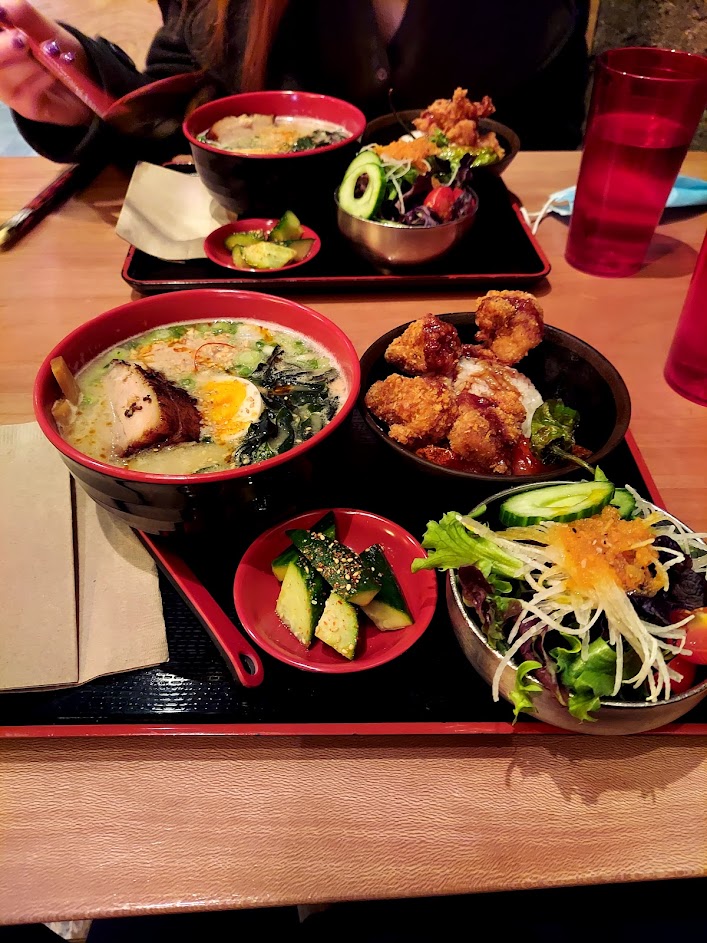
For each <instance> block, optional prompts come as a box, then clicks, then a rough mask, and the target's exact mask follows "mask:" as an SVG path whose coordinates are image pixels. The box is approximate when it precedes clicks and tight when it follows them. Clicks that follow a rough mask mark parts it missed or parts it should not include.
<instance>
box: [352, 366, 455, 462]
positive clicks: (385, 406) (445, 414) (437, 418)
mask: <svg viewBox="0 0 707 943" xmlns="http://www.w3.org/2000/svg"><path fill="white" fill-rule="evenodd" d="M366 406H367V407H368V408H369V409H370V411H371V412H372V413H373V415H374V416H376V417H377V418H378V419H382V420H383V422H385V423H387V425H388V427H389V428H388V434H389V435H390V437H391V439H395V441H396V442H400V444H401V445H407V446H415V447H417V446H422V445H433V444H435V443H436V442H441V441H442V439H444V437H445V436H446V435H447V433H448V432H449V429H450V427H451V425H452V423H453V422H454V420H455V419H456V416H457V403H456V397H455V395H454V393H453V391H452V390H451V389H450V387H449V386H448V385H447V383H445V381H444V380H443V379H441V378H440V377H401V376H400V375H399V374H396V373H394V374H392V375H391V376H389V377H386V378H385V380H379V381H378V382H377V383H374V384H373V386H372V387H371V388H370V390H369V391H368V392H367V393H366Z"/></svg>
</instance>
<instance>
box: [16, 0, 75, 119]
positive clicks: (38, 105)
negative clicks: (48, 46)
mask: <svg viewBox="0 0 707 943" xmlns="http://www.w3.org/2000/svg"><path fill="white" fill-rule="evenodd" d="M0 3H1V4H2V5H1V6H0V101H2V102H4V103H5V104H6V105H8V106H9V107H10V108H12V109H13V111H16V112H17V113H18V114H20V115H22V116H23V117H25V118H29V119H31V120H32V121H45V122H48V123H49V124H57V125H64V126H80V125H87V124H89V123H90V121H91V119H92V118H93V113H92V112H91V111H90V110H89V109H88V108H87V107H86V105H84V104H83V102H81V101H80V100H79V99H78V98H77V97H76V96H75V95H74V94H73V92H70V91H69V90H68V89H67V88H66V87H65V86H64V85H62V84H61V82H59V81H58V80H57V79H55V78H54V77H53V76H52V75H50V73H49V72H47V71H46V69H45V68H44V67H43V66H42V64H41V62H40V61H38V60H37V59H36V58H35V57H34V56H33V54H32V51H31V48H30V43H29V41H28V39H27V37H26V36H25V35H24V33H23V32H22V30H21V29H18V28H16V27H14V26H13V25H12V24H13V23H21V22H22V21H23V17H25V16H29V15H31V16H32V17H33V19H34V20H35V21H36V20H37V19H38V18H39V19H40V20H41V21H42V24H43V25H44V26H45V28H46V30H47V31H48V32H50V33H51V35H52V36H53V37H54V38H55V39H56V41H57V43H58V44H59V47H60V48H61V50H62V53H63V54H64V55H66V54H69V55H70V56H73V59H72V68H74V69H76V70H77V71H78V72H83V73H84V74H85V75H87V76H90V66H89V63H88V60H87V58H86V54H85V53H84V51H83V47H82V46H81V43H80V42H79V41H78V40H77V39H76V38H75V37H74V36H72V35H71V33H69V32H68V31H67V30H65V29H63V28H62V27H61V26H59V24H58V23H55V22H53V21H52V20H50V19H47V17H45V16H42V15H41V14H40V13H38V12H37V11H36V10H34V8H33V7H31V6H30V4H29V3H27V2H26V0H0Z"/></svg>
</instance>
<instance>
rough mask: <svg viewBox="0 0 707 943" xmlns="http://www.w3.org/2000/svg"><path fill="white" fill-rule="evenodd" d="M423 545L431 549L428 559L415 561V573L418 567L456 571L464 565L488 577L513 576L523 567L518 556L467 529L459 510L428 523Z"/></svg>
mask: <svg viewBox="0 0 707 943" xmlns="http://www.w3.org/2000/svg"><path fill="white" fill-rule="evenodd" d="M476 510H478V509H476ZM476 510H475V512H474V513H476ZM422 546H423V547H424V548H425V550H429V551H430V552H429V554H428V556H427V557H426V558H425V559H417V560H413V562H412V572H413V573H417V571H418V570H434V569H438V570H457V569H459V567H461V566H467V565H473V566H476V567H478V568H479V569H480V570H481V572H482V573H483V574H484V576H485V577H486V578H487V579H488V578H489V577H490V576H491V575H494V576H497V577H501V578H505V579H514V578H516V577H518V576H520V574H521V572H522V569H523V568H522V565H521V563H520V561H519V560H517V559H516V558H515V557H512V556H511V555H510V554H508V553H506V552H505V551H503V550H501V549H500V548H499V547H497V546H496V545H495V544H494V543H492V542H491V541H490V540H487V539H486V538H485V537H479V536H477V535H476V534H472V533H471V532H470V531H469V530H467V528H466V527H465V526H464V525H463V524H462V522H461V515H460V514H459V513H457V512H456V511H448V512H447V513H446V514H445V515H444V517H442V519H441V520H440V521H429V522H428V524H427V530H426V531H425V536H424V537H423V538H422Z"/></svg>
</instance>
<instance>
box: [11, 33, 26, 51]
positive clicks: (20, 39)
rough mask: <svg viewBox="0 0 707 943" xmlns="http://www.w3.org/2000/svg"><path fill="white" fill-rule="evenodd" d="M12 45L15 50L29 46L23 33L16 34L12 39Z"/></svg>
mask: <svg viewBox="0 0 707 943" xmlns="http://www.w3.org/2000/svg"><path fill="white" fill-rule="evenodd" d="M12 45H13V46H14V47H15V49H24V48H25V46H26V45H27V40H26V39H25V38H24V36H23V35H22V33H19V32H16V33H15V35H14V36H13V37H12Z"/></svg>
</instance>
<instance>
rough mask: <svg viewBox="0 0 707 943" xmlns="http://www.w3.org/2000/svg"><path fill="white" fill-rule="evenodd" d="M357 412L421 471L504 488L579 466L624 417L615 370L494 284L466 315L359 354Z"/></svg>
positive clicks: (616, 436)
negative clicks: (472, 310)
mask: <svg viewBox="0 0 707 943" xmlns="http://www.w3.org/2000/svg"><path fill="white" fill-rule="evenodd" d="M359 408H360V410H361V413H362V414H363V417H364V419H365V421H366V423H367V424H368V426H369V427H370V429H371V430H372V431H373V432H374V433H375V435H376V436H377V437H378V438H379V440H380V441H381V442H383V443H384V444H385V446H386V447H388V448H390V449H392V450H394V451H395V452H397V453H398V455H399V456H400V457H401V458H403V459H404V460H405V461H407V462H410V463H413V464H414V465H415V466H417V468H418V469H420V470H423V471H426V472H429V473H432V474H435V475H441V476H445V477H450V476H451V477H453V478H456V479H458V480H459V479H471V480H474V481H479V482H496V483H497V482H499V481H503V482H504V484H509V485H511V484H521V483H523V482H530V481H546V480H550V479H553V478H566V477H568V475H571V474H572V473H573V472H577V471H582V470H583V471H584V472H586V470H587V468H588V467H591V466H594V465H596V464H597V463H599V462H601V460H602V459H603V458H604V457H605V456H607V455H608V454H609V453H610V452H612V451H613V450H614V449H615V448H616V446H617V445H618V444H619V443H620V442H621V441H622V440H623V438H624V435H625V434H626V430H627V429H628V423H629V418H630V415H631V401H630V398H629V394H628V390H627V389H626V384H625V383H624V381H623V380H622V378H621V376H620V374H619V373H618V371H617V370H616V368H615V367H613V366H612V365H611V364H610V363H609V361H608V360H607V359H606V358H605V357H603V356H602V354H600V353H599V352H598V351H597V350H595V349H594V348H593V347H591V346H590V345H589V344H586V343H585V342H584V341H582V340H580V339H579V338H578V337H575V336H574V335H572V334H568V333H566V332H565V331H562V330H560V329H559V328H556V327H551V326H549V325H545V324H544V320H543V311H542V308H541V306H540V304H539V303H538V301H537V299H536V298H535V297H534V296H533V295H531V294H528V293H527V292H523V291H490V292H488V294H486V295H485V296H484V297H483V298H481V299H480V300H479V303H478V306H477V309H476V311H475V312H473V313H457V314H443V315H436V316H435V315H428V316H426V317H423V318H420V319H418V320H416V321H411V322H409V323H408V324H402V325H400V326H399V327H397V328H394V329H393V330H392V331H389V332H388V333H387V334H384V335H383V336H382V337H379V338H378V340H376V341H375V342H374V343H373V344H372V345H371V346H370V347H369V348H368V350H367V351H366V352H365V354H364V355H363V357H362V358H361V396H360V399H359Z"/></svg>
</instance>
